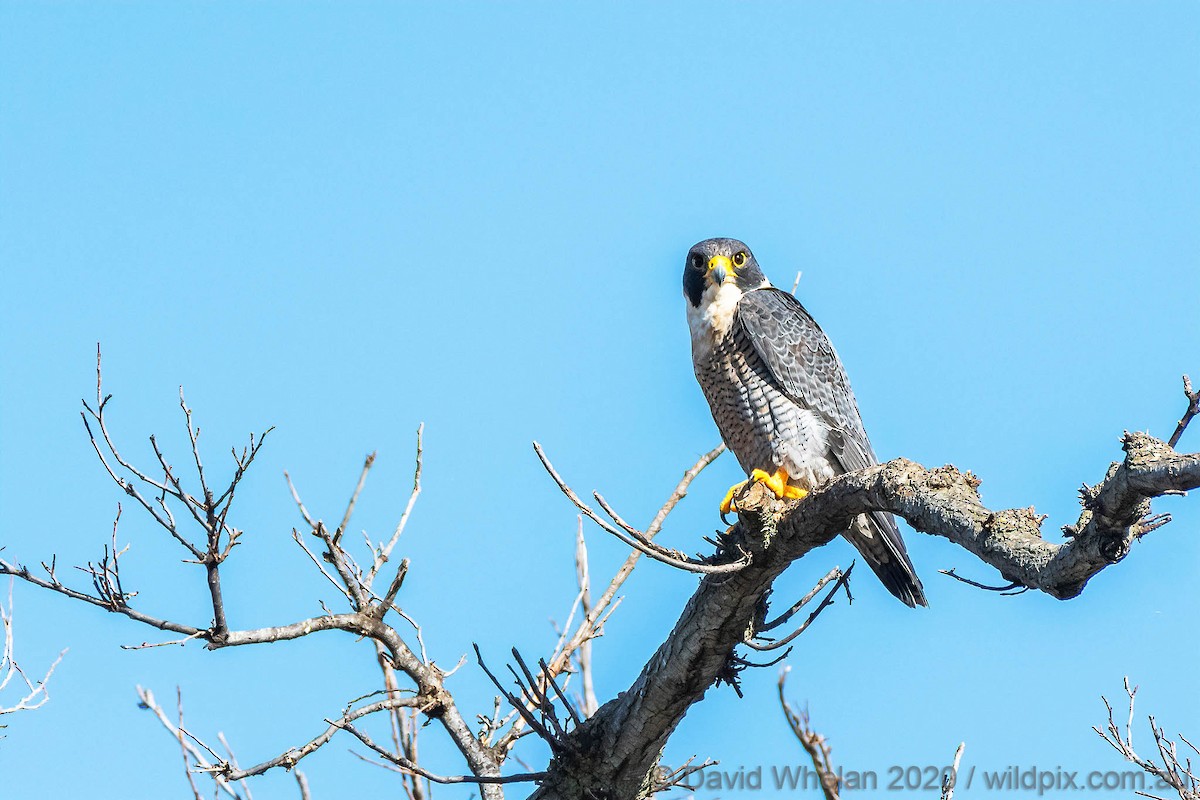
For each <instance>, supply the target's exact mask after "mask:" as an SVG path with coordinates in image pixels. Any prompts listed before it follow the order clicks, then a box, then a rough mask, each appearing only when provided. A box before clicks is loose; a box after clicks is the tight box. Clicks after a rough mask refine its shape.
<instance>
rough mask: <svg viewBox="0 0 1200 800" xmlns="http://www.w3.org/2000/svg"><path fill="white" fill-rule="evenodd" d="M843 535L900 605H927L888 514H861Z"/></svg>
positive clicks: (918, 581) (919, 580)
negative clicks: (897, 599)
mask: <svg viewBox="0 0 1200 800" xmlns="http://www.w3.org/2000/svg"><path fill="white" fill-rule="evenodd" d="M845 536H846V539H847V540H848V541H849V542H850V544H852V545H854V547H855V549H857V550H858V552H859V553H861V554H862V557H863V558H864V559H865V560H866V562H867V564H869V565H870V567H871V569H872V570H874V572H875V574H876V575H878V576H879V580H880V581H882V582H883V585H884V586H886V587H887V590H888V591H889V592H891V593H892V594H894V595H895V596H896V597H897V598H899V600H900V602H902V603H904V604H905V605H906V606H910V607H913V606H927V605H929V603H928V602H927V601H926V600H925V589H924V587H922V586H921V579H920V578H918V577H917V573H916V570H914V569H913V565H912V562H911V561H909V559H908V552H907V551H906V550H905V549H904V540H903V539H901V538H900V529H899V528H897V527H896V521H895V520H894V519H892V515H891V514H887V513H884V512H882V511H873V512H871V513H870V514H863V515H862V516H860V517H859V518H858V519H856V520H854V524H852V525H851V526H850V529H849V530H848V531H846V533H845Z"/></svg>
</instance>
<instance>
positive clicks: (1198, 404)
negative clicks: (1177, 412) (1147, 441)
mask: <svg viewBox="0 0 1200 800" xmlns="http://www.w3.org/2000/svg"><path fill="white" fill-rule="evenodd" d="M1183 395H1184V397H1186V398H1187V401H1188V406H1187V410H1186V411H1184V412H1183V417H1181V418H1180V420H1179V424H1178V425H1176V426H1175V432H1174V433H1173V434H1171V438H1170V439H1168V440H1167V447H1170V448H1171V449H1174V448H1175V445H1177V444H1179V437H1180V436H1183V432H1184V431H1185V430H1187V426H1188V423H1189V422H1191V421H1192V417H1194V416H1196V415H1197V414H1200V392H1197V391H1193V390H1192V381H1191V378H1189V377H1188V376H1187V375H1184V376H1183Z"/></svg>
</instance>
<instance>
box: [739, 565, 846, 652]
mask: <svg viewBox="0 0 1200 800" xmlns="http://www.w3.org/2000/svg"><path fill="white" fill-rule="evenodd" d="M853 569H854V565H853V564H851V565H850V566H849V568H847V569H846V571H845V572H842V571H841V570H838V571H837V572H838V575H837V583H835V584H834V585H833V588H832V589H830V590H829V593H828V594H827V595H825V598H824V599H823V600H821V603H820V605H818V606H817V607H816V608H814V609H813V610H812V613H811V614H809V615H808V618H807V619H805V620H804V622H803V624H801V625H800V627H798V628H796V630H794V631H792V632H791V633H789V634H788V635H787V636H785V637H783V638H782V639H780V640H778V641H775V642H770V643H768V644H759V643H758V642H756V641H754V640H753V639H752V638H751V637H750V636H749V635H747V636H746V637H745V638H744V639H743V640H742V644H744V645H746V646H747V647H749V648H751V649H752V650H757V651H759V652H760V653H764V652H767V651H769V650H778V649H779V648H780V647H784V646H785V645H787V644H790V643H791V642H792V641H794V640H795V639H796V637H798V636H799V635H800V634H802V633H804V632H805V631H806V630H808V626H810V625H812V624H813V621H814V620H816V618H817V617H818V616H820V615H821V612H822V611H824V610H825V609H827V608H829V606H831V605H833V596H834V595H835V594H837V592H838V589H845V590H846V597H847V598H849V599H850V600H851V602H853V598H851V597H850V588H849V584H848V581H849V580H850V572H851V571H852V570H853ZM826 577H828V576H826ZM824 580H825V579H824V578H822V581H824ZM823 585H824V584H822V583H818V585H817V588H816V589H813V591H812V593H810V595H809V596H811V595H812V594H815V593H816V592H818V591H820V587H821V586H823ZM792 613H793V611H792V610H791V609H789V610H788V612H787V614H786V615H785V616H789V617H790V616H791V614H792ZM777 624H778V623H777ZM772 663H774V662H772ZM756 666H770V664H763V665H756Z"/></svg>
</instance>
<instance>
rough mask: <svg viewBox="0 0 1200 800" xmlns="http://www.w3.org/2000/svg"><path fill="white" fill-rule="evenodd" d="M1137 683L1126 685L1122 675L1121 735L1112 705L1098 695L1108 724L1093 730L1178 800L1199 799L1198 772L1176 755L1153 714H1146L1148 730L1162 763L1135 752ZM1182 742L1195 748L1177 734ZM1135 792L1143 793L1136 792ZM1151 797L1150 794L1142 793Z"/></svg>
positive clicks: (1175, 750) (1187, 761) (1199, 783)
mask: <svg viewBox="0 0 1200 800" xmlns="http://www.w3.org/2000/svg"><path fill="white" fill-rule="evenodd" d="M1137 691H1138V687H1136V686H1132V687H1131V686H1130V685H1129V678H1128V677H1126V678H1125V694H1126V695H1127V696H1128V697H1129V717H1128V719H1127V720H1126V722H1125V734H1124V736H1122V735H1121V729H1120V728H1119V727H1118V726H1117V722H1116V720H1115V719H1114V717H1113V707H1112V705H1111V704H1110V703H1109V702H1108V698H1106V697H1103V696H1102V697H1101V698H1100V699H1101V700H1102V701H1103V702H1104V707H1105V708H1106V709H1107V710H1108V724H1107V725H1106V726H1105V729H1104V730H1101V729H1100V728H1099V727H1097V726H1093V727H1092V730H1094V731H1095V732H1096V733H1097V734H1098V735H1099V736H1100V738H1101V739H1103V740H1104V741H1105V742H1107V743H1108V744H1109V746H1111V747H1112V748H1113V749H1114V750H1116V751H1117V752H1118V753H1120V754H1121V755H1122V756H1123V757H1124V758H1125V760H1126V761H1129V762H1131V763H1133V764H1136V765H1137V766H1138V767H1139V768H1141V769H1142V770H1143V771H1144V772H1146V773H1147V774H1148V775H1151V776H1153V777H1155V778H1158V779H1159V780H1160V781H1162V782H1163V783H1165V784H1166V785H1168V786H1170V787H1171V788H1172V789H1174V790H1175V791H1176V792H1177V793H1178V794H1179V797H1180V798H1181V800H1198V799H1200V776H1197V775H1196V774H1195V773H1193V772H1192V764H1191V760H1190V759H1188V758H1186V757H1185V758H1183V759H1182V760H1181V759H1180V757H1179V751H1178V748H1177V746H1176V744H1175V742H1173V741H1171V740H1170V739H1169V738H1167V735H1166V731H1165V730H1164V729H1163V728H1162V727H1161V726H1159V725H1158V724H1157V723H1156V722H1155V721H1154V717H1153V716H1151V717H1150V718H1149V721H1150V733H1151V735H1152V736H1153V737H1154V747H1155V749H1156V750H1158V754H1159V757H1160V758H1161V759H1162V764H1161V765H1160V764H1158V763H1156V762H1155V761H1154V759H1151V758H1143V757H1142V756H1140V755H1138V753H1137V751H1136V750H1135V749H1134V747H1133V718H1134V712H1133V706H1134V700H1135V698H1136V696H1137ZM1179 738H1180V739H1181V740H1182V741H1183V742H1184V743H1185V744H1187V745H1188V746H1189V747H1191V748H1192V749H1193V750H1195V749H1196V748H1195V746H1194V745H1192V743H1191V742H1189V741H1188V740H1187V739H1185V738H1184V737H1182V736H1180V737H1179ZM1138 794H1143V793H1142V792H1138ZM1144 796H1146V797H1151V796H1152V795H1144Z"/></svg>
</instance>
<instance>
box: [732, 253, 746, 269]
mask: <svg viewBox="0 0 1200 800" xmlns="http://www.w3.org/2000/svg"><path fill="white" fill-rule="evenodd" d="M745 263H746V253H745V252H744V251H743V252H740V253H734V254H733V265H734V266H735V267H740V266H742V265H743V264H745Z"/></svg>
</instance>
